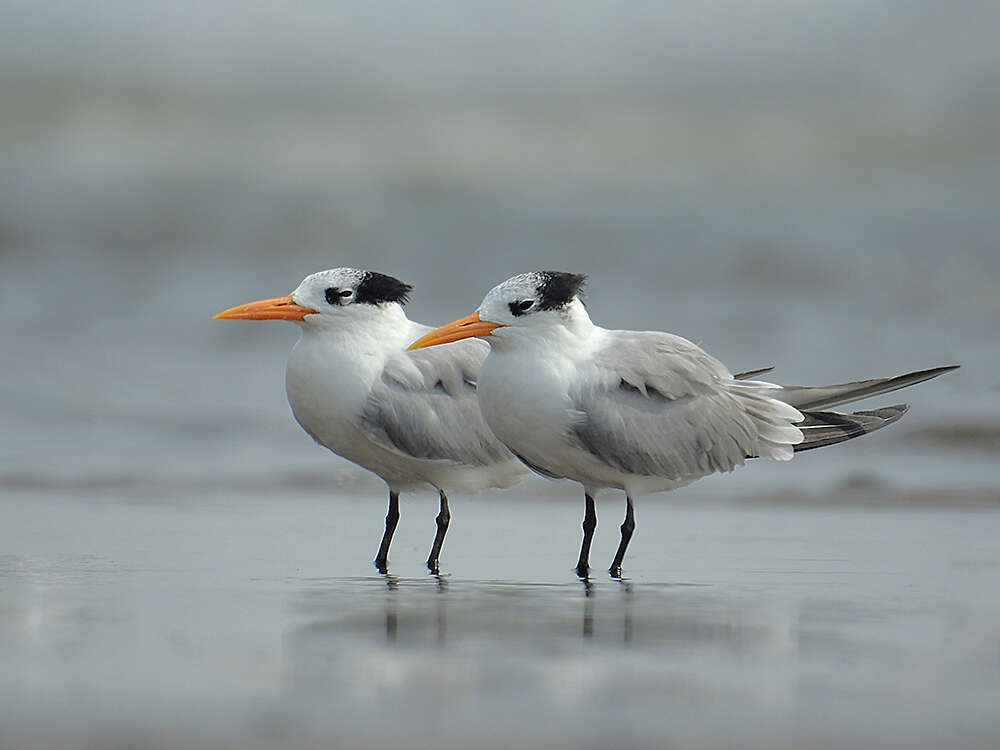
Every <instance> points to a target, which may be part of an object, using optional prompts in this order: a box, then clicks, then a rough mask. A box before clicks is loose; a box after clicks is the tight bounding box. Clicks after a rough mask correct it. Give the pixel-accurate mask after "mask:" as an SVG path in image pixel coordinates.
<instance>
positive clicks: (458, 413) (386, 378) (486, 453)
mask: <svg viewBox="0 0 1000 750" xmlns="http://www.w3.org/2000/svg"><path fill="white" fill-rule="evenodd" d="M488 350H489V346H488V345H487V344H486V343H484V342H482V341H479V340H478V339H473V340H467V341H461V342H456V343H454V344H448V345H446V346H439V347H432V348H427V349H417V350H414V351H412V352H400V353H399V354H397V355H395V356H394V357H392V358H391V359H390V360H389V362H388V363H387V364H386V367H385V369H384V370H383V372H382V375H381V377H380V378H379V379H378V380H377V381H376V382H375V385H374V386H373V387H372V390H371V393H370V394H369V397H368V402H367V404H366V405H365V409H364V411H363V413H362V416H361V428H362V429H363V430H364V431H365V433H366V434H367V435H368V437H369V438H371V439H372V440H373V441H374V442H376V443H378V444H379V445H381V446H382V447H383V448H385V449H387V450H390V451H393V452H394V453H398V454H402V455H405V456H408V457H414V458H422V459H427V460H431V461H447V462H452V463H456V464H462V465H465V466H488V465H491V464H496V463H502V462H504V461H510V460H512V459H513V456H512V455H511V453H510V452H509V451H508V450H507V448H506V447H505V446H504V445H503V444H502V443H501V442H500V441H499V440H497V438H496V437H495V436H494V435H493V433H492V432H491V431H490V429H489V427H487V426H486V422H485V421H484V420H483V416H482V413H481V412H480V410H479V403H478V400H477V397H476V376H477V374H478V372H479V366H480V365H481V364H482V361H483V359H484V358H485V357H486V354H487V352H488Z"/></svg>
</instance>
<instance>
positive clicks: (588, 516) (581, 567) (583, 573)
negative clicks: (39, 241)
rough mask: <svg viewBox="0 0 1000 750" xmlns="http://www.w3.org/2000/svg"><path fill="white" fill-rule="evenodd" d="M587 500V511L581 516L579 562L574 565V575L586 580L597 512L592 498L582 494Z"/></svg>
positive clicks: (588, 572)
mask: <svg viewBox="0 0 1000 750" xmlns="http://www.w3.org/2000/svg"><path fill="white" fill-rule="evenodd" d="M584 497H585V498H586V499H587V510H586V511H585V512H584V514H583V544H582V545H581V546H580V560H579V561H578V562H577V564H576V574H577V575H578V576H580V578H586V577H587V576H588V575H589V574H590V543H591V542H592V541H593V539H594V529H596V528H597V510H596V509H595V507H594V498H592V497H591V496H590V495H588V494H584Z"/></svg>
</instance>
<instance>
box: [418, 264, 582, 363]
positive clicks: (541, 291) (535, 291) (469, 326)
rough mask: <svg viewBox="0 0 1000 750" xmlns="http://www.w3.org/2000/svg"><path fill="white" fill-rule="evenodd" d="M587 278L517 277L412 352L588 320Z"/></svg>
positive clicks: (568, 275)
mask: <svg viewBox="0 0 1000 750" xmlns="http://www.w3.org/2000/svg"><path fill="white" fill-rule="evenodd" d="M586 278H587V277H586V276H582V275H580V274H575V273H564V272H562V271H535V272H533V273H522V274H519V275H517V276H513V277H511V278H509V279H507V280H506V281H505V282H503V283H502V284H498V285H497V286H495V287H493V288H492V289H491V290H490V291H489V293H488V294H487V295H486V297H484V298H483V302H482V304H481V305H480V306H479V309H478V310H477V311H476V312H474V313H472V315H467V316H466V317H464V318H459V319H458V320H456V321H453V322H452V323H449V324H448V325H445V326H442V327H441V328H438V329H436V330H434V331H431V332H430V333H428V334H427V335H426V336H423V337H422V338H420V339H418V340H417V341H415V342H413V344H411V345H410V349H422V348H423V347H426V346H434V345H436V344H445V343H448V342H449V341H458V340H459V339H465V338H469V337H470V336H479V337H484V338H487V340H489V338H492V337H498V338H502V337H506V336H511V335H517V332H518V331H531V330H542V329H545V328H551V327H552V326H565V325H567V323H568V322H570V321H571V320H572V319H573V318H574V316H580V315H582V316H586V312H585V311H584V310H583V303H581V302H580V300H579V295H580V292H581V290H582V288H583V283H584V281H585V280H586ZM508 329H509V330H508Z"/></svg>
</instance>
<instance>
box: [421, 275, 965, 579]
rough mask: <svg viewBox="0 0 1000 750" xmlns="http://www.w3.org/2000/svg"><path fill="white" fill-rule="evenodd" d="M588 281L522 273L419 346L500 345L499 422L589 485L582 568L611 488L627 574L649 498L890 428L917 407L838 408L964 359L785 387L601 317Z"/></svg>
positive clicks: (541, 469)
mask: <svg viewBox="0 0 1000 750" xmlns="http://www.w3.org/2000/svg"><path fill="white" fill-rule="evenodd" d="M584 281H585V277H584V276H582V275H578V274H572V273H562V272H555V271H539V272H535V273H527V274H521V275H519V276H514V277H513V278H511V279H508V280H507V281H505V282H503V283H502V284H499V285H498V286H496V287H494V288H493V289H492V290H491V291H490V292H489V293H488V294H487V295H486V297H485V298H484V299H483V302H482V304H481V305H480V307H479V309H478V310H477V311H476V312H475V313H473V314H472V315H469V316H467V317H464V318H461V319H459V320H456V321H454V322H452V323H449V324H448V325H445V326H442V327H441V328H438V329H436V330H434V331H432V332H430V333H428V334H427V335H425V336H423V337H422V338H420V339H418V340H417V341H415V342H414V343H413V344H412V345H411V347H410V348H411V350H422V349H423V348H424V347H429V346H434V345H436V344H444V343H449V342H455V341H459V340H461V339H467V338H470V337H480V338H484V339H485V340H486V341H488V342H489V344H490V353H489V355H488V356H487V357H486V359H485V361H484V362H483V364H482V367H481V368H480V372H479V389H478V393H479V405H480V408H481V409H482V412H483V416H484V417H485V418H486V423H487V424H488V425H489V427H490V429H492V430H493V433H494V434H495V435H496V436H497V437H498V438H500V440H502V441H503V442H504V443H505V444H506V445H507V447H508V448H510V450H511V451H512V452H513V453H514V455H516V456H517V457H518V458H519V459H520V460H521V461H523V462H524V463H525V465H527V466H528V467H530V468H531V469H533V470H534V471H535V472H537V473H539V474H541V475H543V476H546V477H550V478H554V479H571V480H574V481H576V482H579V483H580V484H582V485H583V490H584V498H585V501H586V509H585V514H584V520H583V544H582V546H581V549H580V557H579V561H578V562H577V566H576V572H577V574H578V575H579V576H580V577H581V578H586V577H587V576H588V574H589V570H590V564H589V557H590V544H591V540H592V538H593V535H594V529H595V528H596V526H597V513H596V508H595V502H594V497H595V496H596V494H597V493H598V492H599V491H601V490H605V489H618V490H624V491H625V495H626V510H625V521H624V523H622V525H621V543H620V544H619V546H618V551H617V553H616V554H615V558H614V561H613V562H612V563H611V568H610V573H611V575H612V576H614V577H616V578H620V577H621V566H622V560H623V559H624V556H625V550H626V549H627V547H628V544H629V541H630V540H631V538H632V533H633V531H634V529H635V513H634V508H633V505H634V498H635V497H636V496H638V495H643V494H647V493H651V492H660V491H663V490H671V489H675V488H677V487H683V486H684V485H687V484H690V483H691V482H693V481H694V480H696V479H698V478H700V477H704V476H707V475H709V474H713V473H716V472H729V471H732V470H733V469H734V468H735V467H737V466H739V465H741V464H743V463H744V462H745V461H746V460H747V459H749V458H758V457H759V458H767V459H773V460H776V461H787V460H789V459H791V458H792V455H793V453H794V452H796V451H803V450H809V449H811V448H819V447H822V446H825V445H832V444H834V443H839V442H842V441H844V440H849V439H851V438H855V437H858V436H860V435H864V434H866V433H869V432H872V431H874V430H877V429H879V428H881V427H884V426H886V425H888V424H891V423H892V422H895V421H896V420H897V419H899V418H900V417H901V416H903V414H904V413H905V412H906V410H907V406H906V405H905V404H899V405H896V406H888V407H884V408H881V409H876V410H874V411H859V412H854V413H852V414H840V413H836V412H830V411H827V410H828V409H830V408H832V407H834V406H838V405H840V404H846V403H851V402H853V401H858V400H860V399H863V398H867V397H869V396H875V395H878V394H881V393H886V392H889V391H894V390H896V389H898V388H903V387H905V386H908V385H913V384H915V383H920V382H922V381H924V380H929V379H930V378H933V377H936V376H937V375H940V374H942V373H944V372H948V371H949V370H953V369H955V367H956V366H950V367H938V368H935V369H931V370H924V371H921V372H913V373H909V374H907V375H900V376H898V377H895V378H881V379H876V380H863V381H859V382H854V383H843V384H839V385H830V386H820V387H808V386H781V385H775V384H773V383H768V382H764V381H761V380H755V379H753V378H755V377H756V376H758V375H761V374H763V373H766V372H769V371H770V369H771V368H766V369H764V370H756V371H752V372H747V373H740V374H737V375H734V374H732V373H731V372H730V371H729V370H728V369H727V368H726V366H725V365H723V364H722V363H721V362H720V361H719V360H717V359H715V358H714V357H712V356H711V355H709V354H708V353H707V352H705V351H704V350H703V349H701V348H700V347H699V346H697V345H695V344H693V343H692V342H690V341H688V340H687V339H684V338H681V337H680V336H676V335H673V334H669V333H661V332H659V331H612V330H607V329H604V328H601V327H599V326H597V325H595V324H594V323H593V322H591V319H590V316H589V315H588V314H587V310H586V308H585V307H584V305H583V303H582V302H581V301H580V292H581V289H582V287H583V284H584Z"/></svg>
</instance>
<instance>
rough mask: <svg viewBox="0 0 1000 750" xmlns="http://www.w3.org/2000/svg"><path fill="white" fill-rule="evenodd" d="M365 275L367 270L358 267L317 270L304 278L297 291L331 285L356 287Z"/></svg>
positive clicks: (344, 287) (324, 287) (339, 287)
mask: <svg viewBox="0 0 1000 750" xmlns="http://www.w3.org/2000/svg"><path fill="white" fill-rule="evenodd" d="M364 276H365V272H364V271H361V270H359V269H357V268H331V269H329V270H327V271H317V272H316V273H314V274H311V275H309V276H306V277H305V278H304V279H302V283H301V284H299V288H298V289H296V290H295V291H297V292H298V291H305V290H307V289H316V288H320V289H326V288H327V287H331V286H333V287H337V288H338V289H348V288H354V287H356V286H357V285H358V284H360V283H361V280H362V279H363V278H364Z"/></svg>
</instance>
